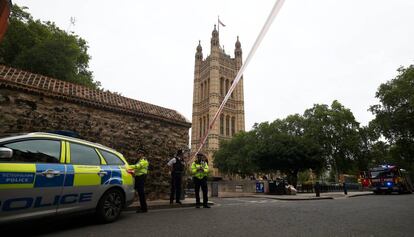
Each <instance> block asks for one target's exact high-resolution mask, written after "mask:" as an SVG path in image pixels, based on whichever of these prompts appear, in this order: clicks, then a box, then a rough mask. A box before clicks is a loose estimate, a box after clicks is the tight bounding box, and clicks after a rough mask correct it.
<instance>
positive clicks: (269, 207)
mask: <svg viewBox="0 0 414 237" xmlns="http://www.w3.org/2000/svg"><path fill="white" fill-rule="evenodd" d="M214 201H215V202H216V205H215V206H213V207H212V208H211V209H195V208H174V209H164V210H152V211H151V210H150V212H148V213H140V214H136V213H134V212H125V213H124V214H123V215H122V216H121V219H119V220H118V221H117V222H115V223H112V224H107V225H100V224H96V223H95V222H94V220H93V216H90V215H83V216H74V217H66V218H63V219H56V220H54V219H48V220H42V221H36V222H34V223H33V221H32V222H25V223H19V224H13V225H8V226H6V228H5V227H4V226H3V227H1V228H3V230H1V231H0V233H2V234H1V236H21V235H22V234H23V233H28V234H29V235H46V236H70V237H73V236H100V237H101V236H102V237H103V236H110V237H125V236H191V237H203V236H255V237H256V236H257V237H258V236H318V237H319V236H372V237H374V236H375V237H376V236H414V195H379V196H376V195H371V196H362V197H353V198H343V199H335V200H315V201H277V200H271V199H261V198H260V199H259V198H227V199H215V200H214ZM5 229H7V230H5ZM3 234H9V235H3ZM11 234H12V235H11Z"/></svg>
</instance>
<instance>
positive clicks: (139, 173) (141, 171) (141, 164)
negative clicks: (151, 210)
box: [131, 148, 149, 213]
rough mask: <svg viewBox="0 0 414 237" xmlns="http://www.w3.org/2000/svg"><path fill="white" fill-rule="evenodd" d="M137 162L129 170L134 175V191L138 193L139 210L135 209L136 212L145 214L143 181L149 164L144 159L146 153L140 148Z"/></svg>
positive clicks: (145, 202) (146, 209) (145, 204)
mask: <svg viewBox="0 0 414 237" xmlns="http://www.w3.org/2000/svg"><path fill="white" fill-rule="evenodd" d="M137 153H138V162H137V163H136V164H135V165H132V166H131V168H133V169H134V173H135V191H136V192H137V193H138V197H139V203H140V209H137V213H138V212H147V211H148V208H147V201H146V200H145V189H144V186H145V179H146V178H147V174H148V166H149V162H148V160H147V158H146V152H145V150H143V149H142V148H138V150H137Z"/></svg>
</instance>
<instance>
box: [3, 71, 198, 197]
mask: <svg viewBox="0 0 414 237" xmlns="http://www.w3.org/2000/svg"><path fill="white" fill-rule="evenodd" d="M190 127H191V123H190V122H188V120H187V119H186V118H185V117H184V116H182V115H181V114H180V113H178V112H177V111H175V110H171V109H167V108H163V107H160V106H156V105H153V104H149V103H145V102H142V101H138V100H134V99H130V98H126V97H123V96H120V95H118V94H115V93H111V92H108V91H102V90H94V89H91V88H87V87H84V86H81V85H76V84H73V83H69V82H65V81H60V80H57V79H54V78H49V77H45V76H42V75H38V74H34V73H30V72H26V71H22V70H18V69H15V68H10V67H7V66H1V65H0V135H4V134H9V133H26V132H34V131H50V130H70V131H75V132H77V133H78V134H79V135H80V136H81V137H82V138H83V139H86V140H89V141H92V142H97V143H100V144H103V145H106V146H109V147H111V148H114V149H116V150H118V151H119V152H121V153H122V154H123V155H124V156H125V157H126V158H127V159H128V161H129V163H135V161H136V158H135V151H136V148H137V147H143V148H144V149H145V150H147V152H148V153H149V154H148V157H149V161H150V163H151V170H150V173H149V176H148V178H147V183H148V185H147V186H148V192H149V194H150V195H149V197H150V199H155V198H165V197H167V194H168V192H169V173H168V167H167V166H166V163H167V161H168V159H169V157H170V155H171V154H172V153H174V152H175V151H176V150H177V149H178V148H183V147H187V146H188V141H189V128H190Z"/></svg>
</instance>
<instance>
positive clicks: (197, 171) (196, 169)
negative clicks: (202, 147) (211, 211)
mask: <svg viewBox="0 0 414 237" xmlns="http://www.w3.org/2000/svg"><path fill="white" fill-rule="evenodd" d="M191 174H192V175H193V182H194V191H195V197H196V208H200V206H201V202H200V187H201V191H202V192H203V207H204V208H210V206H209V205H208V197H207V192H208V189H207V176H208V164H207V163H206V162H205V155H203V154H200V153H198V154H197V159H196V160H195V161H194V162H193V163H192V164H191Z"/></svg>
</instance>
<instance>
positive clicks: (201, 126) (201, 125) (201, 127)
mask: <svg viewBox="0 0 414 237" xmlns="http://www.w3.org/2000/svg"><path fill="white" fill-rule="evenodd" d="M199 121H200V138H201V136H203V131H202V130H203V121H202V120H201V118H199Z"/></svg>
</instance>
